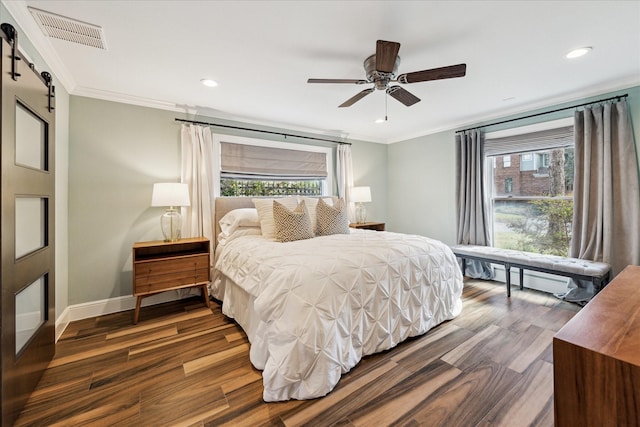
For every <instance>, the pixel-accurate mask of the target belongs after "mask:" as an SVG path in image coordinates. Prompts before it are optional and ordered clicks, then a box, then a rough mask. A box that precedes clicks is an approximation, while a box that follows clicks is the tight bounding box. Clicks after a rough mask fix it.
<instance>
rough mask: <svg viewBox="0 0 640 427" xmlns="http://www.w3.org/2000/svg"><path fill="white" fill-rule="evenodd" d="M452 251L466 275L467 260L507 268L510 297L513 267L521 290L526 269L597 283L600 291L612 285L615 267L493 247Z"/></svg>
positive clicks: (470, 246)
mask: <svg viewBox="0 0 640 427" xmlns="http://www.w3.org/2000/svg"><path fill="white" fill-rule="evenodd" d="M451 250H452V251H453V253H454V254H455V256H457V257H458V258H460V259H462V272H463V274H464V271H465V267H466V260H467V259H472V260H476V261H486V262H490V263H493V264H502V265H504V270H505V277H506V285H507V296H508V297H510V296H511V267H516V268H518V269H520V289H521V290H522V289H523V279H524V270H533V271H540V272H542V273H549V274H556V275H559V276H565V277H571V278H573V279H580V280H589V281H591V282H593V285H594V288H595V291H596V292H598V291H599V290H600V289H602V287H604V286H605V285H606V284H607V283H608V281H609V271H610V270H611V266H610V265H609V264H607V263H604V262H596V261H589V260H584V259H578V258H568V257H561V256H556V255H542V254H536V253H532V252H523V251H516V250H513V249H500V248H493V247H490V246H476V245H455V246H452V247H451Z"/></svg>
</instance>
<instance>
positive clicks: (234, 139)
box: [212, 133, 335, 197]
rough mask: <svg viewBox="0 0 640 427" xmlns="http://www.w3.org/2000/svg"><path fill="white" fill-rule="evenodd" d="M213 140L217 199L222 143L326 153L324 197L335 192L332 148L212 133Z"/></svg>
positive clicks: (218, 195)
mask: <svg viewBox="0 0 640 427" xmlns="http://www.w3.org/2000/svg"><path fill="white" fill-rule="evenodd" d="M212 140H213V150H214V156H215V162H216V167H215V170H214V171H213V179H214V183H213V188H214V194H215V195H216V197H220V195H221V190H220V179H221V175H222V174H221V169H222V158H221V149H220V143H221V142H230V143H234V144H246V145H255V146H259V147H270V148H281V149H286V150H298V151H310V152H316V153H325V155H326V156H327V178H326V185H324V186H323V189H322V191H323V194H322V195H323V196H330V195H331V194H332V192H333V176H334V175H335V164H334V162H333V148H332V147H322V146H318V145H308V144H301V143H291V142H280V141H272V140H268V139H260V138H248V137H244V136H235V135H225V134H217V133H212Z"/></svg>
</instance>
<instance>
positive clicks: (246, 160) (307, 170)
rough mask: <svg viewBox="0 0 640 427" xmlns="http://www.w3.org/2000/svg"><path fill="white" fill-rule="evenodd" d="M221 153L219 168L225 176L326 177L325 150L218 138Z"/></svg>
mask: <svg viewBox="0 0 640 427" xmlns="http://www.w3.org/2000/svg"><path fill="white" fill-rule="evenodd" d="M220 156H221V168H220V172H221V173H222V174H223V175H224V176H226V177H234V176H235V177H246V176H248V175H250V176H251V177H266V178H271V177H283V178H285V177H286V178H290V179H309V178H326V177H327V156H326V154H325V153H324V152H314V151H303V150H290V149H283V148H274V147H262V146H258V145H247V144H235V143H231V142H221V143H220Z"/></svg>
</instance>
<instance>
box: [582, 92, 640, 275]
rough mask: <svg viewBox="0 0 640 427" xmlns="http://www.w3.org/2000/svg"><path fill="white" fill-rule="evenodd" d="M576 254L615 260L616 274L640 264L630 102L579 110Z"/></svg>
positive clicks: (639, 211)
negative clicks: (625, 268) (628, 266)
mask: <svg viewBox="0 0 640 427" xmlns="http://www.w3.org/2000/svg"><path fill="white" fill-rule="evenodd" d="M574 118H575V126H574V132H575V184H574V204H575V206H574V213H573V233H572V241H571V252H570V255H571V256H573V257H577V258H584V259H590V260H595V261H603V262H606V263H609V264H611V274H612V277H613V276H615V275H617V274H618V273H620V272H621V271H622V270H623V269H624V267H626V266H627V265H629V264H636V265H637V264H640V190H639V185H640V184H639V182H638V160H637V155H636V149H635V142H634V136H633V128H632V124H631V116H630V114H629V107H628V105H627V101H625V100H623V101H620V102H613V103H606V104H604V105H597V106H594V107H587V108H585V109H584V111H576V113H575V116H574Z"/></svg>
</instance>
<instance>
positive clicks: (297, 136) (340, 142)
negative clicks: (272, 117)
mask: <svg viewBox="0 0 640 427" xmlns="http://www.w3.org/2000/svg"><path fill="white" fill-rule="evenodd" d="M175 120H176V121H177V122H185V123H193V124H195V125H206V126H217V127H221V128H228V129H238V130H248V131H251V132H261V133H268V134H271V135H280V136H284V137H285V138H287V137H289V136H290V137H292V138H303V139H312V140H314V141H324V142H332V143H334V144H340V145H351V143H350V142H344V141H336V140H335V139H325V138H315V137H312V136H304V135H292V134H290V133H283V132H274V131H270V130H262V129H251V128H243V127H240V126H230V125H221V124H216V123H207V122H199V121H196V120H186V119H178V118H176V119H175Z"/></svg>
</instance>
